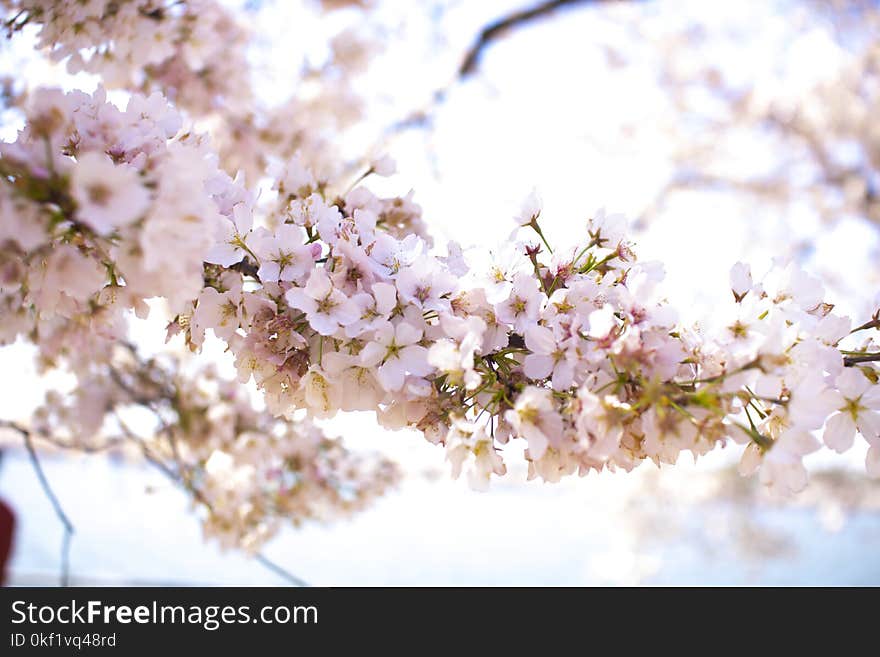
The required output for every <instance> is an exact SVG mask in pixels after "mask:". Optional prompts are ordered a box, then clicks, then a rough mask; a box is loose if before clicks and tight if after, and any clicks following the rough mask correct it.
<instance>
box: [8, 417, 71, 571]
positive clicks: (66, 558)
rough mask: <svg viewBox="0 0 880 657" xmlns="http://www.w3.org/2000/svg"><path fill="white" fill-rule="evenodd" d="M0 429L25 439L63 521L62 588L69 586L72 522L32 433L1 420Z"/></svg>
mask: <svg viewBox="0 0 880 657" xmlns="http://www.w3.org/2000/svg"><path fill="white" fill-rule="evenodd" d="M0 427H6V428H7V429H11V430H12V431H16V432H18V433H19V434H20V435H21V437H22V438H23V439H24V446H25V449H27V453H28V456H29V457H30V460H31V464H32V465H33V467H34V472H35V473H36V475H37V479H38V480H39V482H40V486H42V488H43V492H44V493H45V494H46V497H47V498H48V499H49V502H50V503H51V504H52V508H53V509H54V510H55V515H56V516H57V517H58V520H60V521H61V524H62V526H63V527H64V537H63V538H62V540H61V586H68V585H69V584H70V542H71V539H72V538H73V532H74V529H73V523H72V522H70V518H68V517H67V514H66V513H64V509H63V508H61V503H60V502H59V501H58V498H57V497H56V496H55V493H54V491H53V490H52V487H51V486H50V485H49V480H48V479H47V478H46V473H45V472H43V466H42V465H40V459H39V457H38V456H37V450H36V449H34V443H33V440H32V439H31V432H30V431H29V430H28V429H25V428H24V427H23V426H21V425H20V424H16V423H15V422H11V421H9V420H0Z"/></svg>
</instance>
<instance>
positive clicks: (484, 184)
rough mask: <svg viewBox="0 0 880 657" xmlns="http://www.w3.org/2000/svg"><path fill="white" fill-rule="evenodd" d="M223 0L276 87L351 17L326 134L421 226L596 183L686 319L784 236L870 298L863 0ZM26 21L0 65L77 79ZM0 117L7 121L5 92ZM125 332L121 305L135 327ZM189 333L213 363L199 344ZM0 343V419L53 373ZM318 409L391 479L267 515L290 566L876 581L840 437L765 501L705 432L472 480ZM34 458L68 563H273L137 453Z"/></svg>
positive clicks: (413, 576)
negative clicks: (536, 472)
mask: <svg viewBox="0 0 880 657" xmlns="http://www.w3.org/2000/svg"><path fill="white" fill-rule="evenodd" d="M228 4H229V5H230V6H232V7H234V8H235V10H236V12H237V13H238V15H239V17H240V19H241V20H242V21H243V22H244V23H245V24H246V25H248V26H249V27H250V29H251V30H252V32H253V35H254V41H253V44H252V46H251V51H250V52H249V56H250V58H251V61H252V64H253V66H254V77H255V89H256V90H257V93H258V95H259V98H260V100H261V102H264V103H266V104H267V105H272V104H278V103H282V102H284V101H285V99H286V98H288V97H289V96H290V95H291V94H293V93H296V88H295V87H296V85H297V84H298V82H297V81H298V80H299V79H300V77H301V74H302V71H303V70H305V69H309V68H314V67H315V66H317V65H319V63H320V62H321V60H322V58H325V57H326V50H327V43H328V34H332V33H334V32H336V31H338V30H339V29H342V28H349V29H353V30H355V31H356V32H357V33H359V34H361V36H364V37H365V38H367V39H369V40H370V42H371V43H372V44H373V49H372V51H371V53H370V64H369V67H368V68H367V69H366V70H365V72H364V73H363V74H362V75H360V76H359V77H358V79H357V82H356V87H355V89H356V91H357V93H358V102H359V103H361V107H359V111H360V112H361V116H362V120H360V121H358V122H357V123H356V124H355V125H352V126H351V127H350V128H348V129H346V131H345V133H344V135H342V136H341V137H340V143H339V144H338V145H337V146H338V147H339V148H340V150H341V152H343V153H345V154H347V155H348V156H349V157H357V156H358V155H362V154H363V153H365V152H372V153H375V154H389V155H391V156H392V157H394V158H395V159H396V160H397V170H398V172H399V173H398V174H396V175H395V176H392V177H391V178H388V179H385V180H381V181H379V183H377V185H376V188H377V189H379V190H380V191H389V192H394V193H405V192H406V191H407V190H408V189H410V188H412V189H413V190H415V200H416V201H417V202H418V203H419V204H420V205H421V206H422V207H423V210H424V216H425V220H426V221H427V223H428V225H429V230H430V231H431V233H432V235H433V236H434V238H435V242H436V243H437V244H438V245H444V244H445V243H446V241H448V240H456V241H458V242H460V243H461V244H463V245H465V246H470V245H483V246H494V245H496V244H499V243H500V242H502V241H504V240H505V239H506V237H507V235H508V234H509V233H510V230H511V228H512V226H513V224H512V221H511V219H510V218H511V217H512V216H513V214H514V212H515V211H516V209H517V207H518V205H519V203H520V201H521V200H522V198H523V197H524V196H525V195H526V194H527V193H528V192H529V191H530V190H531V189H532V188H533V187H535V188H537V189H538V191H539V192H540V194H541V196H542V197H543V199H544V208H545V209H544V212H543V214H542V226H543V228H544V231H545V233H546V234H547V235H548V236H551V237H550V239H551V241H553V239H554V238H553V237H552V236H556V238H555V239H556V240H557V241H559V242H564V241H565V240H566V239H567V238H573V232H574V231H576V230H579V229H580V228H581V227H582V226H583V225H584V221H585V219H586V218H587V217H589V216H590V215H591V214H592V213H594V212H595V211H596V209H597V208H600V207H603V206H604V207H605V208H606V209H608V210H609V211H614V212H623V213H625V214H627V215H628V216H629V217H631V218H632V221H633V238H634V241H635V242H636V245H637V252H638V255H639V257H640V258H641V259H643V260H659V261H662V262H663V263H664V265H665V267H666V271H667V283H666V290H667V294H668V297H669V299H670V301H671V302H672V303H673V304H674V305H675V306H677V307H679V308H680V309H682V312H683V315H684V318H685V320H687V321H694V322H696V321H700V320H701V319H706V318H709V319H711V315H712V311H713V304H714V303H715V300H717V299H719V298H721V297H722V296H726V295H727V294H728V291H727V290H728V285H727V275H728V271H729V268H730V266H731V265H732V264H733V263H734V262H735V261H737V260H744V261H748V262H750V263H751V264H752V266H753V270H754V271H756V272H762V271H764V270H765V269H766V268H767V267H768V266H769V265H770V263H771V262H773V261H774V259H782V260H785V259H796V260H798V261H799V262H801V263H802V264H803V265H804V266H805V267H806V268H807V269H808V270H810V271H812V272H813V273H815V274H816V275H818V276H820V277H821V278H822V279H823V280H824V281H825V282H826V285H827V287H828V289H829V292H828V294H827V297H828V298H830V299H833V300H835V302H837V304H838V306H837V307H838V309H841V310H842V311H843V312H844V313H848V314H850V315H851V316H852V317H853V318H854V320H856V321H857V323H859V322H860V320H861V321H864V320H865V319H867V318H869V317H870V314H871V312H872V311H873V310H875V308H872V307H871V305H872V302H873V301H874V300H875V299H876V298H877V293H878V291H880V266H878V262H880V260H878V256H880V239H878V238H880V120H878V118H877V117H878V110H880V39H878V35H880V2H868V1H857V0H852V1H843V0H841V1H833V0H799V1H795V0H788V1H782V0H780V1H775V0H751V1H742V2H737V3H719V2H711V3H710V2H701V1H699V0H668V1H654V2H647V1H646V2H627V1H623V2H601V1H592V2H590V1H585V0H582V1H568V2H543V3H542V2H538V1H536V0H532V1H531V2H529V1H516V2H514V1H511V0H507V1H503V0H485V1H482V2H479V3H474V2H464V1H463V0H448V1H437V2H431V1H424V2H401V1H397V2H395V1H387V2H382V1H380V0H376V1H374V2H369V1H364V2H345V1H337V2H326V1H325V2H323V3H321V2H312V3H307V2H286V1H281V0H278V1H277V2H273V1H263V2H254V1H249V2H229V3H228ZM29 39H30V41H29ZM32 47H33V34H30V35H28V33H27V32H25V33H24V34H22V35H20V36H19V37H17V38H16V40H14V41H12V42H4V44H3V50H2V51H0V73H2V74H10V73H15V75H16V77H17V78H19V79H24V80H27V84H28V85H29V86H36V85H38V84H45V83H50V84H56V85H62V86H65V87H78V88H84V89H88V90H91V89H93V88H94V87H95V85H96V84H97V80H96V79H93V78H91V77H90V76H86V75H78V76H70V75H68V74H67V73H65V72H64V70H63V68H61V67H58V66H55V65H51V64H48V63H47V62H46V61H45V60H43V59H40V58H39V57H36V56H35V55H34V54H33V53H32ZM2 119H3V121H2V130H0V132H2V137H3V138H4V139H10V138H14V135H15V131H16V130H17V129H18V127H19V125H20V124H18V123H16V121H17V119H16V117H14V116H11V115H4V116H3V117H2ZM147 335H148V331H147V329H146V327H143V328H142V330H139V331H136V336H138V337H139V341H140V344H141V346H144V345H145V344H146V345H147V348H149V345H148V344H147V343H148V342H149V340H150V338H148V337H147ZM158 343H159V344H161V338H159V340H158ZM156 348H158V344H157V345H156ZM203 357H204V358H214V359H217V360H219V361H223V354H222V350H221V349H219V348H218V347H217V345H214V347H213V348H209V349H207V350H206V354H205V355H204V356H203ZM226 365H228V363H226ZM0 367H2V368H3V370H4V371H5V372H7V373H8V374H7V376H5V377H4V379H3V380H4V383H3V386H5V388H6V389H4V390H3V391H2V392H3V394H2V395H0V417H3V418H9V419H26V418H27V417H28V415H29V412H30V410H31V409H32V408H33V407H34V406H36V405H37V404H38V403H39V402H40V400H41V399H42V395H43V391H44V389H45V388H46V386H48V385H56V384H59V382H58V381H51V380H49V379H47V377H41V376H39V375H37V374H36V370H35V369H34V366H33V364H32V353H31V351H30V350H29V348H28V347H27V346H25V345H23V344H17V345H12V346H10V347H5V348H3V349H0ZM62 383H63V382H62ZM325 425H326V427H327V429H328V430H329V431H330V432H331V433H333V434H335V435H341V436H343V437H344V438H345V440H346V443H347V444H349V445H351V446H352V447H355V448H357V447H359V446H363V447H364V448H373V449H379V450H381V451H383V452H384V453H386V454H388V455H389V456H391V457H393V458H394V459H395V460H397V462H398V463H400V464H401V466H402V468H403V470H404V472H405V478H404V480H403V481H402V482H401V484H400V485H399V486H398V488H397V489H396V490H394V491H392V492H391V493H389V494H388V495H386V496H385V497H384V498H383V499H380V500H379V501H378V502H377V503H376V504H375V506H373V507H372V508H370V509H369V510H367V511H365V512H363V513H361V514H359V515H358V516H357V517H356V518H354V519H352V520H348V521H342V522H338V523H336V524H332V525H328V526H318V525H306V526H304V527H302V528H299V529H292V528H290V529H286V530H284V531H283V532H282V534H281V535H280V536H279V537H278V538H276V539H275V540H274V541H273V542H272V543H270V544H269V545H268V546H267V547H266V549H265V550H264V553H265V554H266V555H267V556H268V557H270V558H271V559H272V560H273V561H274V562H276V563H277V564H279V565H281V566H282V567H283V568H285V569H286V570H288V571H290V572H292V573H295V574H296V575H297V576H298V577H301V578H303V579H304V580H306V581H307V582H308V583H310V584H316V585H383V584H388V585H418V584H425V585H428V584H433V585H447V584H448V585H456V584H461V585H466V584H474V585H496V584H497V585H501V584H510V585H516V584H522V585H541V584H543V585H591V584H697V585H699V584H785V585H798V584H804V585H811V584H825V585H831V584H840V585H858V584H875V585H876V584H880V559H878V557H877V556H876V555H877V554H878V553H880V550H878V548H880V483H878V482H872V481H870V480H868V479H867V477H866V476H865V474H864V466H863V462H864V446H863V445H859V446H857V447H856V448H855V449H853V450H852V451H851V452H849V453H848V454H846V455H844V456H837V455H834V454H832V453H828V452H821V453H819V454H815V455H812V456H811V457H809V458H808V459H807V463H808V466H809V467H811V473H812V474H811V483H810V486H809V487H808V489H807V490H806V491H805V492H804V493H802V494H801V495H799V496H797V497H795V498H794V499H791V500H782V501H780V500H771V499H768V498H767V497H766V495H765V494H764V492H763V491H762V490H761V485H760V484H759V482H758V481H757V480H752V479H742V478H740V477H739V476H738V475H737V474H736V472H735V464H736V461H737V459H738V454H735V453H733V450H719V451H717V452H715V453H713V454H710V455H709V456H708V457H707V458H704V459H702V460H701V461H700V462H699V463H698V464H696V465H694V464H692V463H691V462H689V461H688V459H687V458H686V457H684V456H683V457H682V459H681V460H680V461H679V463H678V464H677V465H676V466H675V467H664V468H662V469H660V468H657V467H655V466H653V465H651V464H645V465H643V466H641V467H640V468H638V469H637V470H636V471H635V472H633V473H631V474H629V475H627V474H623V473H619V474H614V473H603V474H602V475H598V476H597V475H595V474H594V475H591V476H589V477H587V478H585V479H578V480H575V479H570V480H566V481H563V482H562V483H560V484H540V483H536V482H527V481H526V473H525V468H524V467H523V468H521V469H517V468H516V467H512V468H510V466H509V468H510V470H511V472H510V474H509V475H508V477H507V478H506V479H505V480H504V481H502V482H496V483H494V484H493V486H492V487H491V488H490V490H489V491H488V492H486V493H478V492H474V491H472V490H470V489H469V488H468V486H467V484H466V482H464V481H462V482H455V481H451V480H450V478H449V467H448V464H446V463H445V462H444V460H443V459H444V456H443V451H442V449H441V448H439V447H433V446H431V445H429V444H427V443H426V442H425V441H424V440H423V439H422V438H421V436H419V435H417V434H416V433H414V432H407V431H401V432H393V433H392V432H387V431H383V430H381V429H379V428H378V427H377V426H376V424H375V421H374V420H373V418H372V417H370V416H369V415H366V414H363V415H359V414H348V415H346V416H344V417H339V418H336V419H334V420H332V421H328V422H326V423H325ZM15 438H16V437H15V436H9V437H5V436H4V438H3V443H0V444H2V445H3V459H2V464H0V497H2V498H3V499H5V500H6V501H7V502H8V503H9V505H10V506H11V507H12V508H13V509H14V511H15V514H16V519H17V533H16V539H15V543H14V546H13V553H12V560H11V563H10V566H9V568H8V575H9V582H8V583H11V584H22V585H43V584H46V585H54V584H56V583H57V581H58V567H59V558H60V553H59V545H60V541H61V539H62V534H63V530H62V527H61V526H60V525H59V523H58V520H57V518H56V517H55V515H54V513H53V511H52V508H51V506H50V504H49V502H48V501H47V500H46V498H45V496H44V494H43V491H42V489H41V487H40V484H39V482H38V481H37V479H36V477H35V475H34V471H33V469H32V467H31V463H30V462H29V460H28V457H27V454H26V453H25V452H24V450H22V449H21V448H20V445H19V444H18V443H17V442H16V440H15ZM41 460H42V463H43V467H44V469H45V473H46V476H47V478H48V479H49V480H50V482H51V484H52V486H53V488H54V489H55V492H56V494H57V495H58V497H59V499H60V500H61V501H62V502H63V505H64V507H65V511H66V512H67V515H68V516H69V517H70V519H71V521H72V523H73V524H74V526H75V535H74V538H73V543H72V548H71V562H70V568H71V576H72V583H73V584H90V585H101V584H155V585H170V584H180V585H186V584H283V583H284V580H283V579H281V578H280V577H279V576H278V574H277V573H275V572H273V571H272V570H271V569H268V568H265V567H264V566H263V565H261V564H260V563H257V562H256V561H254V560H252V559H249V558H247V556H245V555H242V554H238V553H233V552H225V553H224V552H221V551H219V550H218V549H217V548H216V547H215V546H214V545H213V544H212V543H204V542H203V541H202V537H201V530H200V527H199V523H198V521H197V519H196V518H195V517H194V516H193V515H192V513H191V512H190V503H189V501H188V500H187V497H186V495H185V494H184V493H183V492H181V491H179V490H177V489H176V488H175V487H174V485H173V484H171V483H169V482H168V481H167V480H166V479H164V478H163V477H162V475H161V474H160V473H157V472H155V471H153V470H150V469H148V467H147V466H146V465H143V464H140V463H138V462H136V461H132V460H130V459H127V458H124V457H122V456H121V455H115V456H114V455H106V454H104V455H100V454H92V455H89V454H85V455H75V456H73V455H58V454H45V455H44V456H42V458H41ZM509 461H510V462H512V463H515V461H516V459H515V457H514V458H511V459H509Z"/></svg>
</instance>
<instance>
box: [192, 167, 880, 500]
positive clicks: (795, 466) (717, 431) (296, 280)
mask: <svg viewBox="0 0 880 657" xmlns="http://www.w3.org/2000/svg"><path fill="white" fill-rule="evenodd" d="M278 199H279V202H278V203H276V204H275V206H274V209H273V211H272V212H271V213H270V214H269V216H268V217H267V225H271V226H274V228H272V229H269V228H266V227H259V228H253V227H251V226H250V225H244V224H235V223H234V222H230V224H229V227H228V232H227V240H226V243H225V245H223V247H222V249H221V251H222V253H221V254H220V255H221V257H218V258H216V259H215V260H214V262H216V263H217V264H218V265H221V266H225V267H230V266H233V267H237V268H238V270H239V271H246V272H249V275H247V276H246V280H247V283H246V284H242V282H241V279H240V278H239V277H238V276H237V275H236V276H235V277H233V278H232V279H231V280H230V279H229V278H228V276H227V275H226V274H225V273H219V274H217V275H215V276H213V277H209V278H208V279H207V280H208V281H209V282H208V287H206V288H205V290H203V291H202V293H201V295H200V296H199V299H198V300H197V302H196V304H195V306H194V308H193V310H192V312H191V313H189V314H186V313H184V314H182V315H180V316H179V317H178V318H177V328H179V329H182V330H185V331H186V332H187V335H188V340H189V341H190V343H191V344H193V345H194V346H196V347H197V346H199V345H200V344H201V342H202V340H203V338H204V332H205V329H206V328H211V329H213V330H214V332H215V334H217V335H218V336H219V337H221V338H223V339H224V340H226V341H227V343H228V344H229V347H230V349H231V351H232V352H233V353H234V354H235V356H236V365H237V367H238V370H239V373H240V375H241V379H242V381H246V380H248V379H249V378H250V377H251V376H253V377H254V379H255V380H256V382H257V384H258V386H259V387H260V388H261V389H262V390H263V391H264V392H265V394H266V396H267V402H268V404H269V408H270V409H271V410H272V411H273V412H275V413H278V414H288V413H291V412H293V411H295V410H298V409H302V408H306V409H308V411H309V412H310V414H311V415H313V416H316V417H328V416H332V415H333V414H335V413H336V412H338V411H350V410H374V411H376V413H377V415H378V417H379V420H380V422H381V423H382V424H383V425H384V426H387V427H390V428H398V427H403V426H411V427H416V428H418V429H420V430H421V431H423V432H424V433H425V435H426V436H427V438H428V439H429V440H431V441H432V442H435V443H442V444H445V445H446V447H447V449H448V452H449V459H450V460H451V461H452V463H453V465H454V470H455V471H456V472H458V471H460V470H461V468H462V467H463V465H464V464H465V463H466V462H467V463H468V464H469V465H468V467H469V468H470V470H471V478H472V481H474V482H475V483H478V484H479V485H482V484H485V483H486V482H487V481H488V480H489V478H490V476H491V474H493V473H495V474H503V473H504V472H505V465H504V463H503V460H502V458H501V456H500V450H501V448H502V446H503V445H504V444H505V443H507V442H508V441H509V440H510V439H511V438H522V439H525V441H526V442H527V445H528V451H527V452H526V454H527V458H528V461H529V467H530V472H531V474H532V476H536V477H541V478H543V479H545V480H548V481H556V480H558V479H559V478H560V477H562V476H563V475H566V474H571V473H574V472H578V473H580V474H586V473H587V472H590V471H591V470H602V469H605V468H611V469H615V468H623V469H626V470H629V469H631V468H633V467H635V466H636V465H638V464H639V463H640V462H642V461H644V460H653V461H655V462H657V463H674V462H675V461H676V460H677V459H678V457H679V455H680V453H681V452H682V451H690V452H691V453H692V454H693V455H694V456H699V455H702V454H704V453H706V452H708V451H710V450H711V449H713V448H715V447H716V446H718V445H725V444H727V443H729V442H731V441H732V442H737V443H744V444H746V445H747V446H746V449H745V453H744V456H743V471H753V470H756V469H757V468H759V467H760V468H761V473H762V475H761V477H762V480H763V481H764V483H765V484H767V485H768V486H770V487H773V488H777V489H780V490H798V489H800V488H802V487H803V485H804V484H805V482H806V471H805V470H804V467H803V464H802V459H803V456H805V455H806V454H808V453H810V452H812V451H815V450H816V449H818V447H819V444H818V442H816V440H815V438H814V437H813V432H815V431H818V430H820V429H822V427H823V425H824V424H825V422H826V420H828V429H827V431H826V442H828V444H829V446H831V447H833V448H835V449H845V448H846V447H848V446H849V445H850V444H852V437H853V434H854V433H855V431H856V428H858V430H859V431H860V432H861V433H862V435H863V436H864V437H865V438H866V439H867V440H868V441H869V442H871V443H872V449H871V451H870V453H869V467H870V468H871V469H872V470H874V469H876V461H877V451H878V449H877V447H878V446H877V443H878V432H877V427H876V426H875V422H876V420H877V418H878V417H880V416H878V415H877V414H876V412H875V411H876V410H877V408H878V407H877V392H876V391H877V387H876V383H877V373H876V370H875V369H873V366H871V365H867V366H865V367H863V368H858V367H846V365H847V364H848V362H849V361H847V358H851V357H852V355H851V354H850V355H849V356H847V354H845V353H842V352H841V350H840V348H839V343H840V342H841V340H843V339H844V338H846V337H847V336H848V335H849V334H850V329H851V325H850V320H849V319H848V318H845V317H840V316H837V315H835V314H834V313H833V312H832V308H833V307H832V306H831V305H830V304H828V303H826V302H825V300H824V298H823V291H822V288H821V285H820V284H819V283H818V281H816V280H814V279H812V278H811V277H810V276H809V275H807V274H806V273H804V272H802V271H800V270H798V269H797V268H795V267H793V266H789V267H787V268H784V269H780V270H775V271H773V272H771V273H770V274H768V276H767V277H766V278H765V280H763V281H762V282H760V283H756V282H754V281H753V280H752V277H751V273H750V272H749V270H748V268H747V267H745V266H744V265H737V266H736V267H734V269H733V271H732V279H731V286H732V288H731V289H732V296H731V300H730V303H729V306H730V307H729V308H728V309H727V310H725V311H724V314H719V318H722V317H723V321H722V320H720V319H719V322H718V325H717V326H715V327H713V329H714V330H712V331H711V332H708V334H707V333H706V327H704V328H703V329H699V328H693V329H688V328H686V327H682V326H681V325H680V324H679V323H678V321H677V317H676V313H675V312H674V311H673V309H672V308H671V307H670V306H669V305H668V304H667V303H666V301H665V300H664V298H663V297H662V291H661V288H660V283H661V280H662V268H661V267H660V266H659V265H657V264H656V263H638V262H636V258H635V255H634V252H633V248H632V245H631V244H630V243H629V242H628V241H627V239H626V230H625V229H626V226H625V221H624V220H623V219H622V218H621V217H619V216H609V215H605V214H604V213H599V214H597V215H596V216H595V217H593V218H592V219H590V220H589V221H587V222H585V224H584V239H583V241H581V242H580V243H578V244H575V245H572V246H570V247H569V248H567V249H560V250H557V251H555V252H554V251H552V250H551V249H550V246H549V244H547V241H546V238H545V236H544V234H543V232H542V231H541V228H540V225H539V221H538V219H539V216H540V212H541V209H540V203H539V201H538V200H537V199H535V198H532V199H530V200H529V202H528V203H527V204H526V206H525V207H524V210H523V212H522V213H521V215H520V216H519V217H518V218H517V220H518V231H522V230H523V229H525V230H528V231H530V232H529V233H528V235H536V236H537V237H539V238H540V239H541V242H542V243H543V246H542V245H541V243H534V242H532V241H530V239H529V238H528V236H526V239H518V237H519V232H517V233H515V234H514V235H513V236H512V240H511V242H510V243H509V244H507V245H505V246H504V247H503V248H502V249H501V250H500V251H499V252H497V253H492V254H489V256H488V257H483V258H481V257H480V254H479V253H470V252H468V253H463V252H462V250H461V248H460V247H458V246H457V245H455V244H451V245H450V246H449V248H448V254H447V255H446V256H442V257H440V256H438V255H436V254H434V253H433V252H432V251H431V249H430V248H429V245H428V244H427V243H426V242H425V241H424V240H422V239H421V238H419V237H418V236H416V235H413V234H409V235H406V236H404V235H402V234H400V233H398V234H395V233H394V231H390V230H387V228H393V227H394V225H395V223H398V222H391V223H389V222H388V219H387V216H388V210H389V204H388V202H387V201H385V202H383V201H382V200H381V199H378V198H377V197H375V196H374V195H372V194H371V193H370V192H369V191H367V190H366V189H364V188H362V187H358V188H355V189H353V190H352V191H351V192H349V193H348V194H346V195H345V196H344V197H341V198H336V199H331V198H330V197H328V196H327V195H326V194H325V193H324V192H323V191H322V186H321V185H317V186H316V184H315V182H314V177H313V176H312V175H311V173H310V172H309V171H308V169H306V168H304V167H303V166H302V165H301V163H300V162H298V161H296V160H294V161H292V162H291V165H290V167H289V168H288V172H287V177H286V178H285V182H283V183H279V185H278ZM397 204H398V205H399V206H400V207H403V206H404V203H403V202H398V203H397ZM395 205H396V203H395V202H392V203H391V204H390V207H392V208H393V207H395ZM531 231H534V232H531ZM873 348H874V346H873V343H871V342H870V341H869V342H866V343H865V344H863V345H861V347H860V348H859V350H857V352H858V353H872V352H871V350H872V349H873ZM847 353H849V352H847ZM854 353H855V352H854ZM869 358H870V357H869ZM829 418H830V419H829Z"/></svg>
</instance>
